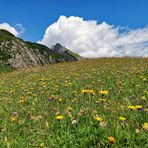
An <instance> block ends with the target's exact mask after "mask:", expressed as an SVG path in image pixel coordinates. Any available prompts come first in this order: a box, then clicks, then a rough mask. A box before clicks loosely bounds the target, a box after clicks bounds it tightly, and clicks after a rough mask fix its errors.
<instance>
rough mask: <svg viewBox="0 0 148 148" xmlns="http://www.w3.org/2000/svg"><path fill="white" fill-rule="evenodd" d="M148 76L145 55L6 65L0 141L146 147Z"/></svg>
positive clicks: (0, 97)
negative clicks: (13, 67)
mask: <svg viewBox="0 0 148 148" xmlns="http://www.w3.org/2000/svg"><path fill="white" fill-rule="evenodd" d="M7 70H8V69H7ZM147 76H148V58H99V59H81V60H79V61H76V62H68V63H67V62H64V63H58V64H53V65H46V66H43V67H33V68H28V69H17V70H13V71H9V72H8V71H7V72H6V70H5V73H4V72H3V73H0V77H1V81H0V104H1V106H0V145H1V147H4V148H5V147H7V148H10V147H15V148H17V147H42V148H43V147H44V148H52V147H53V148H54V147H56V148H61V147H65V148H68V147H72V148H73V147H80V148H86V147H88V148H91V147H92V148H97V147H98V148H100V147H101V148H102V147H115V148H116V147H130V148H133V147H141V148H142V147H143V148H144V147H145V148H146V147H147V146H148V142H147V132H148V116H147V113H148V108H147V107H148V106H147V103H148V102H147V97H148V90H147V84H148V83H147V82H148V79H147Z"/></svg>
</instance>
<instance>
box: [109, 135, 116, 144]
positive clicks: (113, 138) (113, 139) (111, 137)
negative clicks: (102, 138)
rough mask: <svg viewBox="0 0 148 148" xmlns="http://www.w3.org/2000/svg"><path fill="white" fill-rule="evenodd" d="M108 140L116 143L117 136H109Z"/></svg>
mask: <svg viewBox="0 0 148 148" xmlns="http://www.w3.org/2000/svg"><path fill="white" fill-rule="evenodd" d="M108 141H109V142H110V143H112V144H114V143H115V141H116V140H115V137H113V136H109V137H108Z"/></svg>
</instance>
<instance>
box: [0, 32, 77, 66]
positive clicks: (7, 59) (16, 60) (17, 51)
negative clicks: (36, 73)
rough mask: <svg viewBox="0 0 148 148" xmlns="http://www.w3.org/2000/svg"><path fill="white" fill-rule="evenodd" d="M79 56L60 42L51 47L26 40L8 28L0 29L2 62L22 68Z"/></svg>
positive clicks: (0, 58) (71, 59) (0, 56)
mask: <svg viewBox="0 0 148 148" xmlns="http://www.w3.org/2000/svg"><path fill="white" fill-rule="evenodd" d="M78 58H79V55H77V54H75V53H73V52H71V51H70V50H68V49H66V48H65V47H63V46H62V45H60V44H58V43H57V44H56V45H54V46H52V48H51V49H50V48H48V47H46V46H44V45H41V44H38V43H32V42H26V41H24V40H22V39H20V38H17V37H15V36H14V35H13V34H11V33H10V32H8V31H6V30H3V29H1V30H0V64H5V65H9V66H11V67H14V68H20V67H29V66H39V65H44V64H48V63H56V62H64V61H76V60H77V59H78Z"/></svg>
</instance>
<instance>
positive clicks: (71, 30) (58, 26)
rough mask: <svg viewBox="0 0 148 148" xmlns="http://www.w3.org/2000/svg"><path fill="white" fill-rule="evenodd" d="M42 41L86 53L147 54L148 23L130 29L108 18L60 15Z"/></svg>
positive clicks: (106, 55) (106, 54) (87, 54)
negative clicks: (103, 20)
mask: <svg viewBox="0 0 148 148" xmlns="http://www.w3.org/2000/svg"><path fill="white" fill-rule="evenodd" d="M39 43H42V44H44V45H47V46H48V47H51V46H52V45H54V44H56V43H60V44H62V45H64V46H66V47H67V48H69V49H70V50H71V51H73V52H75V53H78V54H80V55H81V56H84V57H112V56H119V57H120V56H148V27H145V28H141V29H135V30H130V29H129V28H128V27H122V26H117V27H115V26H114V25H110V24H108V23H106V22H102V23H100V24H98V23H97V21H95V20H84V19H83V18H80V17H75V16H70V17H65V16H60V17H59V19H58V20H57V22H55V23H53V24H52V25H50V26H49V27H48V28H47V29H46V31H45V34H44V36H43V39H42V40H40V41H39Z"/></svg>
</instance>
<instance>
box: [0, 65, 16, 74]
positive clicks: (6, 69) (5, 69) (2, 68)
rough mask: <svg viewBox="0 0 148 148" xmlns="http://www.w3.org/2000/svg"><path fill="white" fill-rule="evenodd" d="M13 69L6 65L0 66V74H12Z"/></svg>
mask: <svg viewBox="0 0 148 148" xmlns="http://www.w3.org/2000/svg"><path fill="white" fill-rule="evenodd" d="M13 70H14V69H13V68H12V67H10V66H7V65H0V73H6V72H12V71H13Z"/></svg>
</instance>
